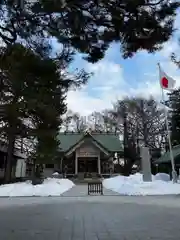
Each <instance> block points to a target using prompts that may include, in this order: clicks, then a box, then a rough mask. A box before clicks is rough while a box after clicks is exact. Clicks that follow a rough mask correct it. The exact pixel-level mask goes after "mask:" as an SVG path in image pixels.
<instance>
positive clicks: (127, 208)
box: [0, 196, 180, 240]
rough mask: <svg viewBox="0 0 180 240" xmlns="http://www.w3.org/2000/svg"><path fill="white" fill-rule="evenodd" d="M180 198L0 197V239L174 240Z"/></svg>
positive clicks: (177, 225) (178, 217) (177, 227)
mask: <svg viewBox="0 0 180 240" xmlns="http://www.w3.org/2000/svg"><path fill="white" fill-rule="evenodd" d="M88 200H90V201H89V202H88ZM179 200H180V197H173V196H171V197H165V196H163V197H125V196H103V197H101V196H98V197H80V198H77V197H72V198H66V197H59V198H57V197H56V198H32V199H31V198H29V199H28V200H27V199H26V198H23V199H22V198H19V199H16V198H14V199H11V200H9V199H0V206H1V208H0V239H2V240H24V239H25V240H50V239H52V240H150V239H151V240H177V239H179V233H180V229H179V222H180V214H179V209H180V204H179V202H180V201H179ZM6 201H7V202H8V204H11V208H9V207H8V204H7V203H6V204H5V205H4V207H3V203H5V202H6ZM31 201H32V203H33V204H31ZM23 202H24V203H25V204H24V203H23ZM17 203H18V205H16V204H17ZM157 203H158V204H157ZM162 203H163V204H162ZM167 203H168V204H167ZM23 204H24V205H23ZM172 204H173V205H172ZM171 205H172V206H171Z"/></svg>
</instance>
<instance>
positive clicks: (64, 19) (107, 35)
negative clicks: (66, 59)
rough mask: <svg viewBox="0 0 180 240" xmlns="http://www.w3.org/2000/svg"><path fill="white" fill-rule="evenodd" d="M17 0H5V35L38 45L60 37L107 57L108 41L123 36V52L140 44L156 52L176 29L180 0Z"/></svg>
mask: <svg viewBox="0 0 180 240" xmlns="http://www.w3.org/2000/svg"><path fill="white" fill-rule="evenodd" d="M20 2H21V3H23V4H21V5H19V4H15V3H14V1H12V0H7V1H3V3H2V2H1V5H0V11H1V17H2V19H3V17H4V21H2V23H1V25H0V38H1V40H2V41H3V42H4V43H6V44H12V43H14V42H16V40H17V39H18V37H20V38H21V39H23V40H24V42H26V43H28V44H29V46H31V47H33V43H34V41H35V39H38V38H47V37H55V38H56V39H57V40H58V42H60V43H62V44H63V45H64V44H65V45H66V46H67V45H68V46H71V47H73V49H74V50H77V51H80V52H82V53H84V54H85V57H86V59H88V60H89V61H91V62H96V61H97V60H99V59H101V58H103V56H104V54H105V51H106V50H107V48H108V47H109V44H110V43H111V42H113V41H116V42H120V44H121V50H122V54H123V56H124V57H131V56H133V54H134V53H136V52H137V51H138V50H141V49H144V50H147V51H148V52H154V51H156V50H158V49H160V48H161V46H162V44H163V43H164V42H166V41H167V40H168V39H169V38H170V37H171V35H172V33H173V31H174V29H173V22H174V19H175V16H176V10H177V9H178V7H179V6H180V3H179V1H178V0H175V1H170V0H157V1H156V0H121V1H120V0H109V1H107V0H98V1H97V0H74V1H68V0H60V1H57V0H51V1H47V0H42V1H40V0H37V1H33V2H31V1H24V2H23V0H21V1H20Z"/></svg>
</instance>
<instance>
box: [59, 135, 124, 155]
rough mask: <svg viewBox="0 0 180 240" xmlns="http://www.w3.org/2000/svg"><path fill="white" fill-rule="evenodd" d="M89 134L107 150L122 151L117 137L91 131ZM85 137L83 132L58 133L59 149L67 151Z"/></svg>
mask: <svg viewBox="0 0 180 240" xmlns="http://www.w3.org/2000/svg"><path fill="white" fill-rule="evenodd" d="M90 136H92V138H93V139H94V140H95V141H96V142H97V143H98V144H100V145H101V146H102V147H104V148H105V149H106V150H107V151H109V152H120V151H123V148H122V144H121V141H120V140H119V137H118V136H117V135H115V134H111V133H91V134H90ZM84 137H85V135H84V133H60V134H59V137H58V139H59V140H60V151H62V152H67V151H68V150H69V149H70V148H72V147H73V146H75V145H76V144H77V143H78V142H79V141H81V140H82V139H83V138H84Z"/></svg>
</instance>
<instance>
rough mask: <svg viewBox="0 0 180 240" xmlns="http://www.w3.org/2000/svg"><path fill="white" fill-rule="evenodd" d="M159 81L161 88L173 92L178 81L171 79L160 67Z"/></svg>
mask: <svg viewBox="0 0 180 240" xmlns="http://www.w3.org/2000/svg"><path fill="white" fill-rule="evenodd" d="M159 78H160V79H159V80H160V86H161V88H163V89H166V90H172V89H173V88H174V87H175V84H176V81H175V80H174V79H172V78H171V77H169V76H168V75H167V74H166V73H165V72H164V71H163V70H162V69H161V67H160V65H159Z"/></svg>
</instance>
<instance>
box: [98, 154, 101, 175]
mask: <svg viewBox="0 0 180 240" xmlns="http://www.w3.org/2000/svg"><path fill="white" fill-rule="evenodd" d="M98 174H101V158H100V154H99V155H98Z"/></svg>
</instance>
